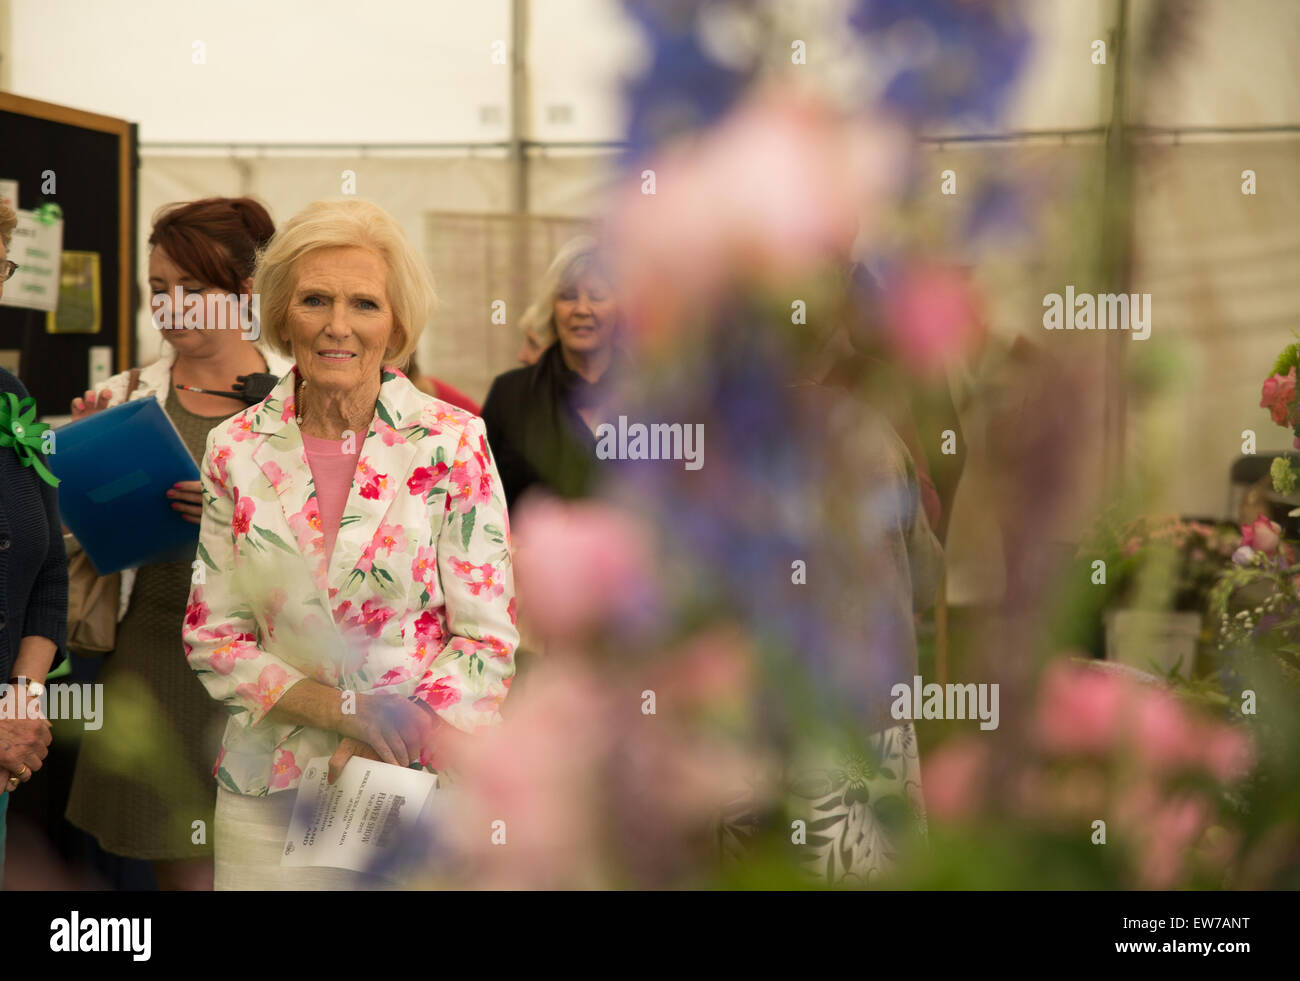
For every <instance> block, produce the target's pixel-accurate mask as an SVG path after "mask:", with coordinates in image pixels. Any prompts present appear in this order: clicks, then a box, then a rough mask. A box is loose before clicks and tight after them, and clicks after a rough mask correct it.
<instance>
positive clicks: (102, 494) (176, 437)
mask: <svg viewBox="0 0 1300 981" xmlns="http://www.w3.org/2000/svg"><path fill="white" fill-rule="evenodd" d="M56 432H57V434H58V435H57V436H56V438H55V451H54V452H53V453H51V454H50V455H49V457H48V458H47V460H48V463H47V465H48V466H49V468H50V470H51V471H53V473H54V475H55V476H56V477H58V478H59V511H60V512H61V514H62V516H63V523H64V524H65V525H67V526H68V529H69V530H70V531H71V532H72V533H73V534H74V535H75V536H76V537H77V541H78V542H80V543H81V547H82V548H84V549H85V550H86V554H87V555H88V556H89V557H90V561H91V562H92V563H93V564H94V566H95V569H96V570H97V571H98V572H99V573H100V575H107V574H109V573H110V572H119V571H120V570H122V569H129V568H131V567H132V566H137V565H146V564H151V563H154V562H191V561H193V559H194V556H195V554H196V553H197V551H198V544H199V526H198V525H196V524H192V523H190V522H189V521H186V520H185V519H184V518H182V517H181V515H180V512H179V511H176V510H175V509H174V508H172V506H171V500H170V498H168V497H167V491H168V490H170V489H171V486H172V484H174V483H176V482H177V481H178V480H198V479H199V471H198V468H197V467H196V466H195V465H194V459H193V457H191V456H190V451H189V450H187V449H186V448H185V443H184V442H183V441H182V440H181V437H180V433H178V432H177V431H176V427H174V426H173V425H172V424H171V420H170V419H168V418H167V414H166V413H165V412H163V410H162V406H160V405H159V404H158V400H157V399H156V398H155V397H154V396H152V395H149V396H146V397H144V398H139V399H135V400H133V401H130V402H125V403H123V404H122V405H117V406H114V407H113V408H111V409H105V410H104V411H102V412H97V413H95V414H94V415H92V416H87V417H86V418H85V419H79V420H77V421H76V422H70V423H68V424H67V425H66V426H62V427H60V428H59V429H58V430H56Z"/></svg>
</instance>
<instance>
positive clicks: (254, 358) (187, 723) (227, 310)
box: [67, 198, 290, 889]
mask: <svg viewBox="0 0 1300 981" xmlns="http://www.w3.org/2000/svg"><path fill="white" fill-rule="evenodd" d="M274 232H275V226H274V225H273V224H272V222H271V216H270V215H269V214H267V212H266V209H265V208H264V207H263V206H262V205H261V204H259V203H258V202H257V201H254V200H253V199H251V198H208V199H205V200H202V201H193V202H189V203H185V204H176V205H171V206H169V207H167V208H166V209H164V210H163V211H162V212H160V213H159V214H158V215H157V216H155V219H154V226H153V232H152V233H151V234H150V236H149V245H150V247H151V248H150V253H149V292H150V299H151V302H150V307H151V309H152V310H153V314H154V318H153V319H154V326H155V327H157V328H158V330H159V333H160V334H161V336H162V340H163V345H162V354H161V356H160V357H159V358H158V360H157V361H155V362H153V363H152V364H150V365H147V366H146V367H144V368H142V369H138V371H134V370H133V371H131V372H122V373H121V374H119V375H115V376H114V377H112V378H110V379H109V380H108V382H107V383H106V384H105V386H104V388H103V389H102V390H101V391H100V392H99V394H98V395H96V394H95V393H94V392H87V393H86V394H85V396H84V397H83V398H78V399H75V400H74V401H73V404H72V412H73V416H74V418H82V417H84V416H86V415H89V414H91V413H93V412H98V411H100V410H102V409H105V408H108V407H109V406H112V405H117V404H120V403H122V402H125V401H127V400H128V399H131V400H134V399H141V398H146V397H147V396H150V395H153V396H156V397H157V399H158V402H159V404H160V405H161V406H162V407H163V410H164V411H165V412H166V413H167V417H168V418H169V419H170V420H171V422H172V424H173V425H174V426H175V427H176V430H177V432H178V433H179V434H180V436H181V438H182V440H183V441H184V442H185V446H186V448H187V449H188V450H189V451H190V455H191V456H193V457H194V460H195V462H196V463H197V462H198V461H199V459H200V458H201V457H202V456H203V451H204V448H205V446H206V443H207V438H208V433H209V432H210V431H211V430H212V429H213V427H215V426H217V425H219V424H221V423H223V422H225V421H226V420H227V419H228V418H229V417H230V416H232V415H234V414H235V413H236V412H240V411H242V410H243V409H245V408H246V407H247V406H246V404H245V403H243V402H242V401H240V400H238V399H234V398H231V397H229V396H224V395H218V394H212V393H213V392H222V391H231V390H232V388H233V386H234V383H235V381H236V379H237V377H238V376H240V375H248V374H256V373H263V372H265V373H270V374H271V375H274V376H275V377H276V378H279V377H281V376H282V375H284V374H285V373H286V372H287V371H288V370H289V367H290V365H289V362H288V361H286V360H285V359H284V358H283V357H281V356H280V355H278V354H276V353H275V352H274V351H271V350H269V349H267V348H265V347H263V346H262V345H261V344H260V343H259V342H258V340H257V339H256V336H257V333H258V331H257V327H256V320H255V319H253V320H252V321H249V320H246V319H244V318H241V313H246V311H247V310H248V305H249V304H250V303H251V300H252V296H253V285H252V276H253V265H254V262H255V259H256V255H257V252H258V250H259V249H261V248H263V247H264V246H265V245H266V243H267V242H268V241H269V240H270V238H271V236H272V234H273V233H274ZM241 304H242V305H241ZM252 309H253V310H256V307H255V306H254V307H253V308H252ZM250 335H251V336H250ZM181 386H186V387H185V388H182V387H181ZM195 389H201V390H202V391H195ZM168 496H169V497H170V498H171V502H172V507H173V508H174V509H175V510H176V511H178V512H179V513H180V514H181V516H182V517H184V518H185V519H186V520H187V521H191V522H193V523H194V524H196V525H197V524H199V523H200V518H201V515H202V513H203V497H202V493H201V489H200V483H199V481H197V480H193V481H182V482H181V483H178V484H177V485H176V486H175V487H174V488H173V489H172V490H171V491H169V492H168ZM68 537H69V538H70V536H68ZM69 545H70V547H72V548H76V547H77V546H76V543H75V541H72V542H70V543H69ZM191 575H192V570H191V567H190V563H189V562H163V563H158V564H155V565H147V566H143V567H141V568H139V569H137V570H129V571H128V572H126V573H124V574H123V577H122V596H121V605H120V606H119V620H120V622H119V623H118V629H117V644H116V649H115V650H114V652H113V653H112V654H111V655H110V656H109V657H108V658H106V659H105V662H104V667H103V670H102V671H101V672H100V675H99V679H98V680H99V681H100V682H101V683H102V684H103V686H104V688H103V693H104V694H103V704H104V711H103V713H102V718H103V725H102V727H101V728H100V729H98V730H93V731H92V730H89V729H88V730H87V731H86V733H85V735H84V736H83V737H82V743H81V752H80V756H79V758H78V760H77V770H76V774H75V776H74V777H73V783H72V793H71V796H70V799H69V802H68V812H67V816H68V820H69V821H71V822H72V823H73V824H74V825H76V826H77V827H79V828H81V829H82V830H84V831H86V832H88V833H90V834H92V835H94V836H95V837H96V838H97V839H98V840H99V843H100V844H101V845H102V846H103V848H104V849H105V850H106V851H108V852H110V853H113V854H116V855H123V856H127V857H130V858H136V859H145V860H148V861H151V862H152V863H153V869H154V873H155V877H156V878H157V880H158V885H159V887H160V888H162V889H211V888H212V875H213V872H212V839H211V828H212V815H213V810H214V808H215V805H216V786H215V784H214V780H213V775H212V773H213V761H214V760H215V759H216V757H217V752H218V749H219V747H220V743H221V730H222V728H223V725H224V723H225V712H224V711H223V710H222V708H221V706H220V705H218V704H217V703H215V702H213V701H212V699H211V698H209V697H208V693H207V692H206V691H205V690H204V688H203V685H201V684H200V683H199V681H198V679H196V678H195V677H194V672H192V671H191V670H190V669H189V666H188V665H187V664H186V662H185V650H184V647H183V646H182V642H181V629H182V627H183V626H184V620H185V607H186V602H187V599H188V596H189V589H190V579H191ZM123 614H124V615H123Z"/></svg>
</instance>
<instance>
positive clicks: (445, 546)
mask: <svg viewBox="0 0 1300 981" xmlns="http://www.w3.org/2000/svg"><path fill="white" fill-rule="evenodd" d="M297 371H298V369H297V367H296V366H295V367H294V368H293V370H292V371H290V372H288V373H287V374H286V375H285V376H284V377H283V378H282V379H281V380H280V382H279V384H278V385H277V386H276V388H275V389H274V391H272V392H271V394H270V395H268V396H267V398H266V399H265V401H263V402H260V403H258V404H257V405H254V406H250V407H249V408H248V409H246V410H245V411H244V412H242V413H240V414H239V415H237V416H234V417H233V418H231V419H230V420H229V421H228V422H226V423H224V424H221V425H219V426H217V427H215V428H214V429H213V430H212V433H211V435H210V436H209V437H208V442H207V448H206V451H205V453H204V458H203V461H202V465H201V466H200V471H201V474H202V484H203V498H204V511H203V524H202V527H201V529H200V532H199V548H198V558H197V559H196V560H195V572H194V585H193V586H192V587H191V589H190V598H189V607H188V609H187V611H186V614H185V625H184V629H183V638H184V642H185V655H186V657H187V658H188V660H189V664H190V666H191V667H192V668H193V669H194V671H195V672H196V673H197V674H198V677H199V679H200V680H201V681H202V682H203V684H204V685H205V686H206V687H207V689H208V691H209V692H210V693H211V695H212V697H213V698H215V699H217V700H218V701H221V702H224V703H225V705H226V707H227V708H228V709H229V710H230V712H231V718H230V720H229V722H228V723H227V725H226V732H225V738H224V739H223V741H222V748H221V752H220V755H219V756H218V757H217V761H216V764H215V766H214V767H213V774H214V776H215V777H216V779H217V781H218V783H219V784H220V785H221V786H223V787H225V788H226V789H228V790H231V791H234V792H237V793H241V794H250V795H255V796H265V795H267V794H270V793H275V792H276V791H280V790H287V789H289V788H292V787H295V786H296V785H297V783H298V780H299V778H300V777H301V775H302V768H303V767H305V766H306V763H307V760H309V759H312V758H313V757H317V756H327V755H330V754H332V753H333V752H334V749H335V748H336V747H337V746H338V743H339V740H340V737H339V735H338V734H337V733H335V732H329V731H326V730H322V729H313V728H308V727H305V726H296V725H287V724H279V723H275V722H268V721H266V714H267V712H269V711H270V710H271V708H272V707H273V706H274V705H275V703H276V702H277V701H278V700H279V698H280V697H281V696H282V695H283V694H284V693H285V692H286V691H288V690H289V688H291V687H292V686H293V685H294V684H296V683H297V682H298V681H300V680H302V679H303V678H312V679H314V680H316V681H318V682H320V683H321V684H324V685H329V686H331V687H336V688H339V689H340V690H341V693H340V697H341V698H342V697H343V695H342V692H343V691H348V690H350V691H353V692H356V693H358V694H360V693H365V692H373V691H376V690H378V689H381V688H382V689H386V690H389V691H392V692H394V693H397V694H401V695H408V696H409V695H415V696H416V697H417V698H420V699H422V700H423V701H424V702H426V703H427V704H428V705H429V706H430V707H431V708H432V709H433V710H434V711H435V712H436V713H437V714H438V716H440V717H441V719H442V720H443V721H444V722H445V723H447V724H450V725H451V726H454V727H455V728H456V729H458V730H461V731H463V732H472V731H473V730H474V729H476V728H477V727H479V726H483V725H491V724H493V723H495V722H498V721H499V719H500V716H499V712H498V710H499V707H500V704H501V701H502V699H504V698H505V695H506V691H507V689H508V688H509V687H510V681H511V679H512V677H513V675H514V652H515V647H516V645H517V644H518V642H519V635H518V633H517V632H516V630H515V601H514V583H513V578H512V573H511V564H510V539H509V534H510V530H509V524H508V518H507V515H506V508H505V503H504V498H503V495H502V491H501V482H500V479H499V478H498V476H497V469H496V465H495V463H494V462H493V460H492V454H491V451H490V450H489V448H488V445H487V437H486V435H485V430H484V426H483V420H482V419H480V418H479V417H478V416H474V415H470V414H469V413H468V412H465V411H463V410H461V409H458V408H456V407H455V406H452V405H450V404H448V403H446V402H442V401H439V400H438V399H435V398H431V397H429V396H427V395H424V394H423V393H421V392H420V391H419V390H418V389H417V388H416V387H415V386H414V385H413V384H411V382H410V381H408V380H407V378H406V376H405V375H404V374H402V372H401V371H399V370H397V369H396V368H393V367H391V366H388V367H385V368H384V369H383V375H382V381H381V385H380V389H379V401H378V404H377V405H376V411H375V418H374V420H373V422H372V423H371V428H370V431H369V432H367V433H365V434H361V433H358V434H357V435H356V438H357V439H359V440H360V439H364V442H363V443H362V444H361V455H360V458H359V460H358V463H357V469H356V473H355V475H354V476H353V480H352V489H351V491H350V492H349V495H348V499H347V505H346V507H345V508H344V511H343V518H342V520H341V522H340V526H339V532H338V538H337V540H336V541H335V544H334V551H333V554H332V557H331V558H330V560H329V562H328V563H327V562H326V559H325V536H324V533H323V530H322V528H321V521H320V512H319V509H318V507H317V502H316V493H315V489H314V487H313V482H312V476H311V469H310V468H309V466H308V464H307V458H306V451H305V449H304V446H303V440H302V434H301V432H300V430H299V429H298V425H297V423H296V421H295V419H294V404H293V403H294V375H295V373H296V372H297Z"/></svg>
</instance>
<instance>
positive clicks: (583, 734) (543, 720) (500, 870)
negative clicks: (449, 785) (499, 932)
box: [444, 658, 611, 889]
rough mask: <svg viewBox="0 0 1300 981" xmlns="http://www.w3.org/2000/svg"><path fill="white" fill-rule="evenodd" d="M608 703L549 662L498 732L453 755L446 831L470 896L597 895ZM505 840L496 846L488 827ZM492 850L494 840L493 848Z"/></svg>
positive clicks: (574, 668) (577, 668) (564, 663)
mask: <svg viewBox="0 0 1300 981" xmlns="http://www.w3.org/2000/svg"><path fill="white" fill-rule="evenodd" d="M610 741H611V740H610V714H609V695H608V692H606V691H605V689H604V688H603V687H602V686H601V685H600V683H599V680H598V678H597V677H596V676H595V675H594V674H593V673H591V672H590V671H588V670H587V669H586V668H585V667H584V666H582V664H581V663H580V662H579V661H577V660H575V659H563V660H556V659H553V658H547V659H546V660H544V661H542V662H540V663H539V664H538V665H537V666H536V667H535V668H534V669H533V670H532V673H531V676H530V677H529V684H528V691H527V696H526V697H523V698H520V699H519V701H518V702H516V704H515V711H514V712H513V713H512V714H510V715H508V716H507V717H506V718H505V721H503V722H502V724H501V725H499V726H495V727H487V728H481V729H479V730H478V731H477V732H475V733H474V735H473V736H472V737H471V738H468V739H464V740H461V741H459V743H457V744H456V745H455V747H454V750H453V751H454V757H450V758H449V764H450V767H451V768H452V769H453V770H454V771H456V773H457V775H458V779H457V782H456V787H455V790H456V793H455V794H454V795H451V796H449V797H448V798H447V800H448V802H449V804H450V805H452V806H453V807H454V810H453V813H452V814H450V815H448V820H446V821H445V822H444V827H446V828H447V829H448V833H449V835H450V836H451V837H452V839H453V842H454V844H455V846H456V849H457V851H458V852H459V853H460V854H462V855H464V856H465V857H466V858H468V859H469V860H470V862H471V863H472V865H473V867H474V873H473V880H474V884H475V885H476V886H479V887H482V888H489V889H502V888H519V889H524V888H534V889H536V888H550V889H556V888H598V887H599V886H600V885H601V882H600V880H599V862H598V859H599V847H600V845H599V842H600V835H599V834H598V831H597V829H598V827H599V823H600V821H601V817H602V808H601V804H600V799H599V794H600V783H601V773H602V770H603V759H604V756H605V755H606V753H607V751H608V746H609V743H610ZM497 821H503V822H505V823H504V826H503V827H501V826H497V827H498V828H499V829H500V830H501V831H502V832H503V833H504V835H505V841H504V844H501V843H494V841H493V834H494V830H497V828H494V822H497ZM498 841H499V839H498Z"/></svg>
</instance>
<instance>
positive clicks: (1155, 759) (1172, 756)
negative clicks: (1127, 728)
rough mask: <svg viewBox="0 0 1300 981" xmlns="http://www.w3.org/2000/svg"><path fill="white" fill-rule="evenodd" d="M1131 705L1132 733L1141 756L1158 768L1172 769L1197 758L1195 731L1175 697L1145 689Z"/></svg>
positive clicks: (1159, 691) (1156, 690)
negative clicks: (1132, 707) (1133, 706)
mask: <svg viewBox="0 0 1300 981" xmlns="http://www.w3.org/2000/svg"><path fill="white" fill-rule="evenodd" d="M1135 694H1136V695H1137V696H1138V700H1137V704H1136V707H1135V709H1134V719H1133V734H1134V737H1135V738H1136V741H1137V750H1138V752H1139V753H1140V754H1141V756H1142V758H1143V759H1144V760H1145V761H1146V762H1148V763H1150V764H1151V765H1152V766H1154V767H1155V768H1156V769H1157V770H1175V769H1178V768H1180V767H1184V766H1187V765H1189V764H1193V763H1196V762H1198V760H1199V755H1200V754H1199V753H1198V751H1197V745H1196V743H1197V739H1196V737H1197V735H1198V734H1197V732H1196V727H1195V726H1194V725H1193V724H1192V719H1191V717H1190V716H1189V715H1188V714H1187V711H1186V709H1184V708H1183V706H1182V705H1181V704H1179V702H1178V700H1177V699H1176V698H1175V697H1174V696H1173V695H1170V694H1168V693H1167V692H1164V691H1161V690H1158V689H1145V690H1142V691H1140V692H1136V693H1135Z"/></svg>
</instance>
